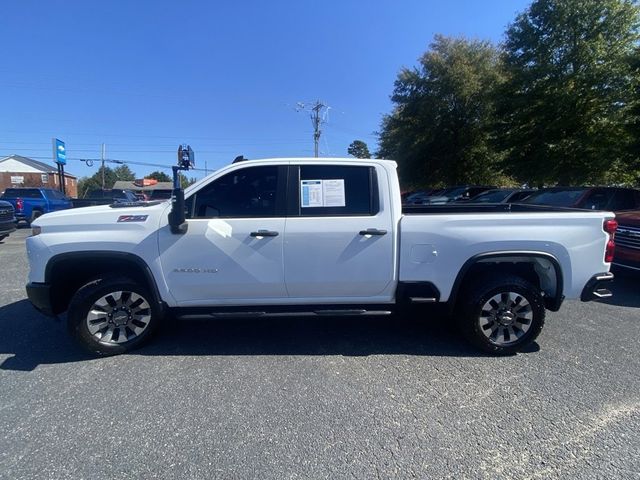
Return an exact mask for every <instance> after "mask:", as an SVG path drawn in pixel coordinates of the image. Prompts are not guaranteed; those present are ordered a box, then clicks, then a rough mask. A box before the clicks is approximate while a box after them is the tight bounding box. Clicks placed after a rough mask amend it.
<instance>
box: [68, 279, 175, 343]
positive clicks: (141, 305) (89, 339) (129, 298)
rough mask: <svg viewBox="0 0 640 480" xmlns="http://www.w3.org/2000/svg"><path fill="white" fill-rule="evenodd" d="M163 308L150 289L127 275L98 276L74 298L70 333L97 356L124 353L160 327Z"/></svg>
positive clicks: (69, 326) (70, 307) (70, 316)
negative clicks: (155, 300)
mask: <svg viewBox="0 0 640 480" xmlns="http://www.w3.org/2000/svg"><path fill="white" fill-rule="evenodd" d="M161 318H162V311H161V308H160V306H159V305H158V303H157V302H154V299H153V295H151V292H150V291H149V289H148V288H146V287H145V286H143V285H140V284H139V283H136V282H134V281H133V280H131V279H129V278H126V277H119V276H118V277H116V276H109V277H104V278H98V279H95V280H93V281H91V282H89V283H87V284H86V285H84V286H83V287H81V288H80V289H79V290H78V291H77V292H76V294H75V295H74V296H73V298H72V299H71V303H70V304H69V309H68V313H67V326H68V329H69V333H71V335H72V336H73V337H74V338H75V340H76V341H78V342H79V343H80V344H81V345H82V346H83V347H84V348H85V349H87V350H89V351H90V352H92V353H95V354H98V355H117V354H120V353H125V352H128V351H130V350H133V349H134V348H137V347H139V346H141V345H142V344H143V343H145V342H146V341H147V340H148V339H149V338H150V337H151V336H152V335H153V333H154V331H155V330H156V329H157V328H158V324H159V323H160V321H161Z"/></svg>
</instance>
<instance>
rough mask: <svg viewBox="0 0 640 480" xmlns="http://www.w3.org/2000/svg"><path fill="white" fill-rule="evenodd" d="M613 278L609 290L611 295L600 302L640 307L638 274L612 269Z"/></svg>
mask: <svg viewBox="0 0 640 480" xmlns="http://www.w3.org/2000/svg"><path fill="white" fill-rule="evenodd" d="M614 274H615V278H614V280H613V283H612V284H611V286H610V287H608V288H609V290H611V293H613V296H612V297H610V298H607V299H605V300H601V301H600V303H606V304H607V305H615V306H618V307H635V308H638V307H640V274H638V273H634V272H627V271H623V270H622V271H621V270H620V269H617V270H614Z"/></svg>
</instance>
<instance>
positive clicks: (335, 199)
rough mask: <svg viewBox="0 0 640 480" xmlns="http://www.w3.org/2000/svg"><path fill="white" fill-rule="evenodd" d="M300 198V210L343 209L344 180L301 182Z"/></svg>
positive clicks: (344, 204)
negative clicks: (315, 208) (317, 208)
mask: <svg viewBox="0 0 640 480" xmlns="http://www.w3.org/2000/svg"><path fill="white" fill-rule="evenodd" d="M300 196H301V202H300V204H301V205H302V208H311V207H344V206H346V202H345V195H344V179H343V178H340V179H335V180H301V181H300Z"/></svg>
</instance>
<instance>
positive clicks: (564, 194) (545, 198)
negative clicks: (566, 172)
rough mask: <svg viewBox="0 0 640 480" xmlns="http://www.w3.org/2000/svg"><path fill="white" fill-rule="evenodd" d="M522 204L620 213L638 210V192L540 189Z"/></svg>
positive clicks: (610, 189)
mask: <svg viewBox="0 0 640 480" xmlns="http://www.w3.org/2000/svg"><path fill="white" fill-rule="evenodd" d="M523 203H529V204H537V205H553V206H555V207H572V208H584V209H587V210H606V211H612V212H620V211H624V210H635V209H638V208H640V190H636V189H633V188H622V187H553V188H541V189H540V190H538V191H536V192H534V193H532V194H531V195H529V196H528V197H527V198H526V199H524V200H523Z"/></svg>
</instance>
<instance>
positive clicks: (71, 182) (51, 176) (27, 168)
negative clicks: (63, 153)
mask: <svg viewBox="0 0 640 480" xmlns="http://www.w3.org/2000/svg"><path fill="white" fill-rule="evenodd" d="M64 181H65V190H66V192H67V196H69V197H77V196H78V179H77V177H76V176H75V175H71V174H69V173H67V172H65V173H64ZM11 187H13V188H15V187H44V188H53V189H55V190H60V180H59V178H58V167H57V166H53V167H52V166H51V165H47V164H46V163H43V162H39V161H37V160H33V159H31V158H27V157H21V156H20V155H11V156H9V157H4V158H0V192H4V191H5V189H7V188H11Z"/></svg>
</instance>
